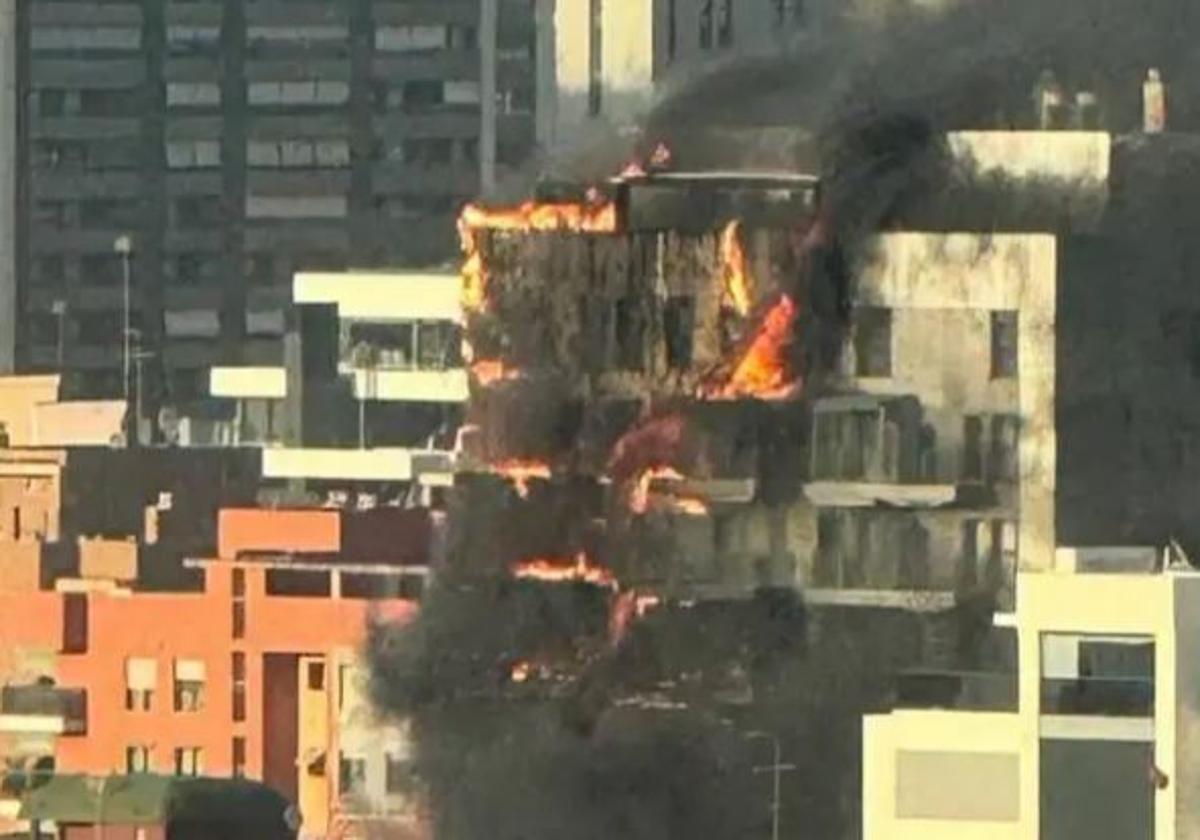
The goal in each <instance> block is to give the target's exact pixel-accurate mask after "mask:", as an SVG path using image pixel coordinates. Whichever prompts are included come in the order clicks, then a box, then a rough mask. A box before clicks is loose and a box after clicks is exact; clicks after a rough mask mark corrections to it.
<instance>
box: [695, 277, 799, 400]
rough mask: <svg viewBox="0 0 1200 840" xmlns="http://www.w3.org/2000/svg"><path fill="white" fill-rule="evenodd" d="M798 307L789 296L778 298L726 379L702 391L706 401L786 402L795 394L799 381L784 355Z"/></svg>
mask: <svg viewBox="0 0 1200 840" xmlns="http://www.w3.org/2000/svg"><path fill="white" fill-rule="evenodd" d="M797 311H798V307H797V306H796V302H795V301H794V300H792V298H791V297H790V296H789V295H782V296H780V298H779V300H778V301H776V303H775V305H774V306H772V307H771V309H770V310H769V311H768V312H767V314H766V316H765V317H764V318H763V320H762V323H761V324H759V326H758V330H757V332H756V333H755V334H754V339H753V340H752V341H751V342H750V346H749V347H748V348H747V349H746V352H745V353H744V354H743V355H742V357H741V359H739V360H738V362H737V364H736V365H735V366H734V368H733V372H732V373H731V374H730V375H729V377H728V379H727V380H726V381H725V382H723V383H720V384H718V385H709V386H705V387H704V388H702V396H704V397H707V398H709V399H737V398H739V397H757V398H759V399H767V400H769V399H786V398H787V397H789V396H791V395H792V394H793V393H795V390H796V388H797V387H798V386H799V380H797V379H795V378H792V377H791V376H790V372H789V370H788V363H787V359H786V357H785V352H786V349H787V346H788V344H789V343H790V341H791V337H792V324H793V322H794V321H795V319H796V313H797Z"/></svg>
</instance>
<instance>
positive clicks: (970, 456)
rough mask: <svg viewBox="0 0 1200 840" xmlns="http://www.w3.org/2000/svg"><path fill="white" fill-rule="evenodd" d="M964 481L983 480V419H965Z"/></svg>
mask: <svg viewBox="0 0 1200 840" xmlns="http://www.w3.org/2000/svg"><path fill="white" fill-rule="evenodd" d="M962 477H963V480H964V481H982V480H983V418H982V417H964V418H963V462H962Z"/></svg>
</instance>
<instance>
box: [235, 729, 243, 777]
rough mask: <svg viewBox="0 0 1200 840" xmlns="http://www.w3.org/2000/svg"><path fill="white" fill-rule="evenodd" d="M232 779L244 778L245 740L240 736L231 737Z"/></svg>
mask: <svg viewBox="0 0 1200 840" xmlns="http://www.w3.org/2000/svg"><path fill="white" fill-rule="evenodd" d="M232 763H233V778H235V779H244V778H246V739H245V738H244V737H242V736H241V735H234V736H233V762H232Z"/></svg>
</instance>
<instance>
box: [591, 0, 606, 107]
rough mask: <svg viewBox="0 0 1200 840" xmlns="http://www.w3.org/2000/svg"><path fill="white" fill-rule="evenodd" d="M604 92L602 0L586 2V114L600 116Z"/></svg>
mask: <svg viewBox="0 0 1200 840" xmlns="http://www.w3.org/2000/svg"><path fill="white" fill-rule="evenodd" d="M603 92H604V0H588V113H589V114H590V115H591V116H593V117H595V116H599V115H600V109H601V108H602V107H603V104H604V103H603Z"/></svg>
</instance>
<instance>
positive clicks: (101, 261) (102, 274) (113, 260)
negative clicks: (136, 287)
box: [79, 254, 125, 286]
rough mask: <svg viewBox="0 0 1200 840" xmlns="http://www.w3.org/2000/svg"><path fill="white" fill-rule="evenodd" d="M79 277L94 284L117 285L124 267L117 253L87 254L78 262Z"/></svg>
mask: <svg viewBox="0 0 1200 840" xmlns="http://www.w3.org/2000/svg"><path fill="white" fill-rule="evenodd" d="M79 273H80V279H81V280H82V281H83V283H84V284H87V285H95V286H119V285H121V283H122V282H123V281H124V278H125V267H124V264H123V262H122V260H121V257H120V255H119V254H87V255H86V256H84V257H83V258H82V259H81V260H80V262H79Z"/></svg>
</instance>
